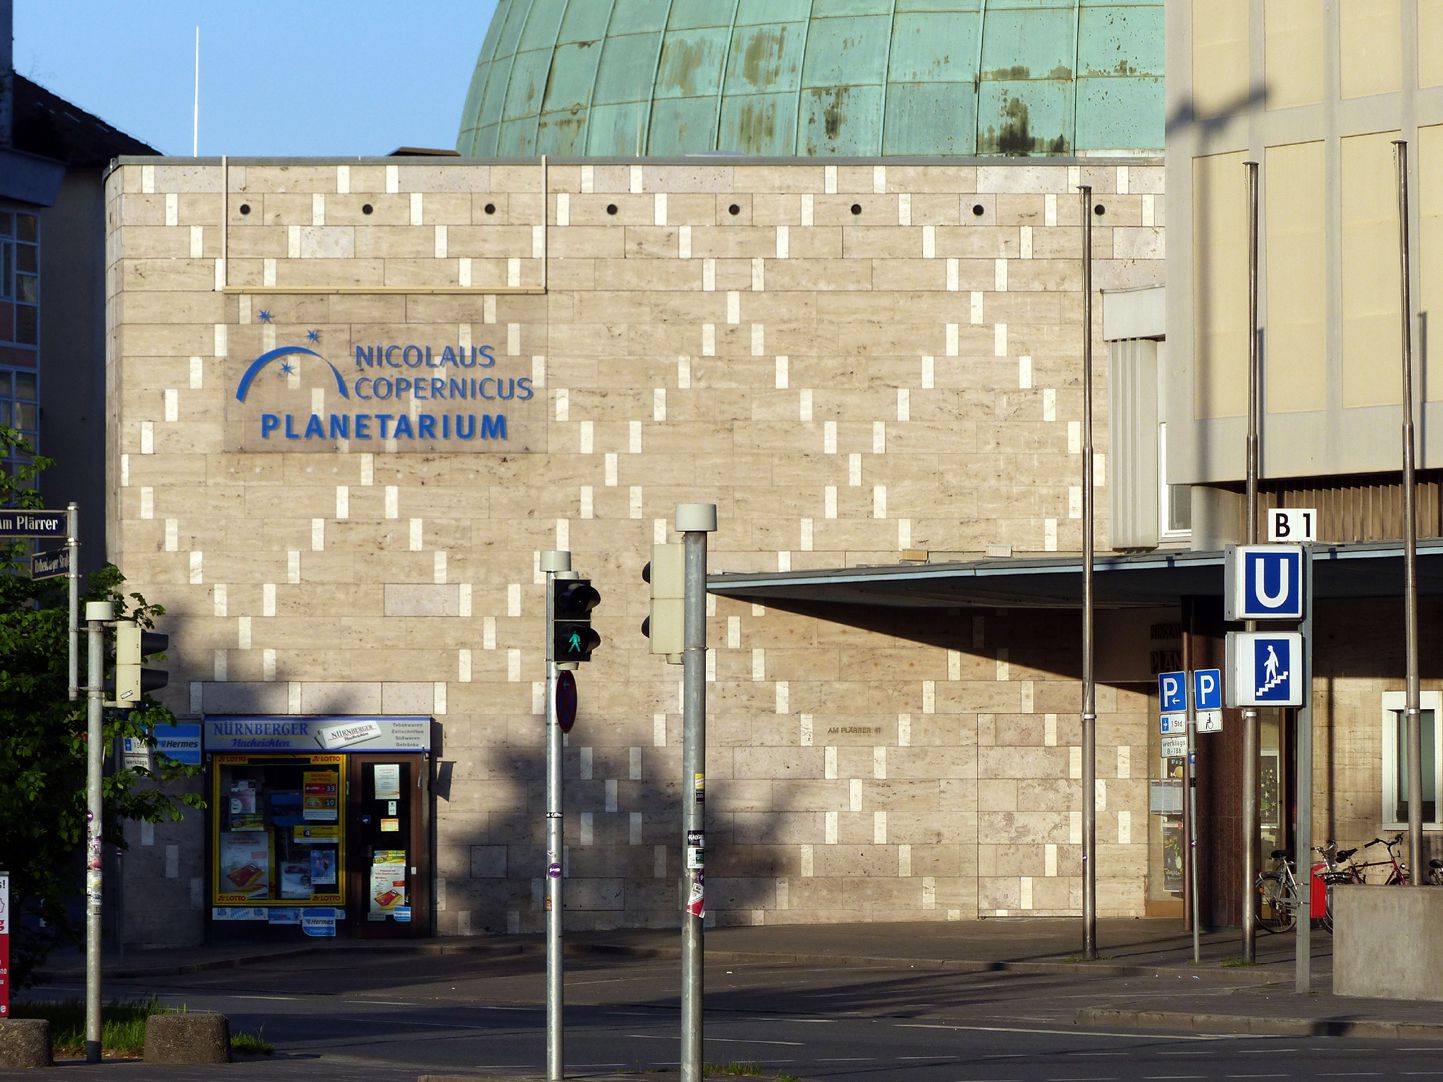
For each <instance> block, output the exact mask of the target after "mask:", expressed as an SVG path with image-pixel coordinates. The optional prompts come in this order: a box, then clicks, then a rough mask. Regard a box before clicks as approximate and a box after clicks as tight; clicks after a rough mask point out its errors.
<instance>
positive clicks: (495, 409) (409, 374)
mask: <svg viewBox="0 0 1443 1082" xmlns="http://www.w3.org/2000/svg"><path fill="white" fill-rule="evenodd" d="M307 358H315V360H314V361H308V360H307ZM303 363H304V364H306V365H308V366H309V367H312V368H315V367H317V366H318V365H324V366H325V367H326V368H327V369H329V371H330V375H331V377H333V378H334V381H335V391H336V395H337V396H338V398H339V401H337V402H336V403H335V404H334V405H331V406H328V407H326V408H323V409H317V408H314V407H313V408H311V409H308V410H299V411H295V412H291V411H286V410H273V409H267V410H262V411H261V412H260V413H259V414H258V416H257V418H256V422H255V423H256V425H257V430H258V433H259V435H260V438H261V439H262V440H266V441H279V440H298V441H306V440H323V441H335V440H397V441H433V440H443V441H450V440H486V441H493V440H494V441H504V440H507V439H509V438H510V431H509V427H508V423H507V414H506V413H505V412H504V410H505V406H504V403H511V402H528V401H530V400H531V399H532V398H533V397H534V396H535V393H536V391H535V387H534V385H533V383H532V380H531V377H529V376H503V375H498V374H496V373H494V372H493V371H491V370H492V369H494V368H495V366H496V353H495V350H494V349H493V348H492V347H491V346H489V345H482V346H450V345H447V346H443V347H441V348H440V349H435V348H433V347H432V346H429V345H419V344H415V343H410V344H404V343H390V344H376V345H366V346H356V347H355V370H356V374H353V375H352V378H351V379H350V380H349V381H347V379H346V377H345V375H344V374H342V372H341V370H340V369H339V368H337V367H336V366H335V365H334V364H332V363H331V362H330V361H329V360H327V359H326V358H325V357H324V356H322V355H321V354H320V353H318V352H316V351H315V350H313V349H310V348H308V347H306V346H280V347H277V348H276V349H272V350H269V351H267V352H265V353H262V354H261V355H260V356H259V357H257V358H256V359H255V360H254V361H252V362H251V363H250V365H249V366H248V367H247V368H246V371H245V374H244V375H243V376H241V379H240V382H239V383H238V384H237V385H236V400H237V401H240V402H244V401H245V400H246V396H247V395H248V394H250V392H251V390H252V387H253V386H254V385H255V383H256V380H257V379H258V378H259V377H260V376H261V374H262V373H263V372H265V371H266V370H267V369H268V368H270V367H271V366H272V365H274V366H275V370H276V372H277V373H278V374H279V375H280V376H281V377H282V378H283V379H287V380H289V377H291V376H293V375H296V374H297V372H298V366H299V365H301V364H303ZM322 385H323V386H326V387H329V385H330V380H328V379H326V378H325V377H324V375H323V376H322ZM383 404H384V405H383ZM423 404H424V405H423Z"/></svg>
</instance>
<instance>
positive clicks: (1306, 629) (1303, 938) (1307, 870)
mask: <svg viewBox="0 0 1443 1082" xmlns="http://www.w3.org/2000/svg"><path fill="white" fill-rule="evenodd" d="M1302 588H1303V621H1302V623H1301V624H1300V625H1299V626H1298V630H1299V631H1301V632H1302V633H1303V677H1302V680H1303V705H1302V706H1300V707H1299V708H1298V714H1297V718H1298V733H1297V739H1296V740H1295V741H1294V744H1293V746H1294V748H1296V749H1297V756H1298V761H1297V763H1296V765H1295V767H1294V769H1293V773H1294V775H1295V776H1296V777H1297V779H1298V782H1297V784H1298V825H1297V830H1296V831H1295V834H1294V838H1293V845H1294V848H1295V850H1296V851H1295V853H1294V855H1293V862H1294V863H1295V864H1296V865H1297V868H1298V893H1299V894H1300V897H1299V898H1298V941H1297V946H1296V947H1295V948H1294V953H1295V974H1294V976H1295V978H1296V982H1297V983H1296V988H1297V991H1299V992H1303V993H1307V992H1311V991H1312V990H1313V943H1312V934H1313V917H1312V914H1313V546H1312V545H1304V546H1303V582H1302Z"/></svg>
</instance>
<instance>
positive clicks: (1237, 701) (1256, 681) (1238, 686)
mask: <svg viewBox="0 0 1443 1082" xmlns="http://www.w3.org/2000/svg"><path fill="white" fill-rule="evenodd" d="M1227 668H1228V683H1227V700H1228V705H1229V706H1302V705H1303V690H1304V689H1303V636H1302V635H1301V634H1299V633H1298V632H1296V631H1285V632H1277V631H1229V632H1228V635H1227Z"/></svg>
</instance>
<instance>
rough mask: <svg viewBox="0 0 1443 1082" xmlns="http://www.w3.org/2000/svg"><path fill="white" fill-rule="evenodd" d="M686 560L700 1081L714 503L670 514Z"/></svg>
mask: <svg viewBox="0 0 1443 1082" xmlns="http://www.w3.org/2000/svg"><path fill="white" fill-rule="evenodd" d="M676 528H677V530H678V531H679V532H681V534H682V535H683V545H684V547H685V559H686V607H685V611H686V617H685V620H686V639H685V650H684V654H685V656H684V658H683V660H682V829H683V833H684V838H683V843H682V844H683V854H684V857H685V859H684V867H683V872H682V877H683V886H684V887H685V891H686V907H685V911H684V912H683V914H682V925H681V970H682V983H681V1082H702V969H703V950H702V928H703V922H704V920H705V917H706V894H705V873H704V871H703V868H702V864H703V861H704V857H705V853H706V835H705V830H706V817H705V813H706V535H707V534H709V533H715V532H716V504H713V503H684V504H679V505H678V506H677V509H676Z"/></svg>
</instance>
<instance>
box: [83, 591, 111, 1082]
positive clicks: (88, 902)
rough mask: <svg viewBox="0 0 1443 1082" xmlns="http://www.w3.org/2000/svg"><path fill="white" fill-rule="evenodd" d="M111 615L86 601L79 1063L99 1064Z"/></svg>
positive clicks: (101, 604) (104, 606)
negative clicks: (82, 993)
mask: <svg viewBox="0 0 1443 1082" xmlns="http://www.w3.org/2000/svg"><path fill="white" fill-rule="evenodd" d="M114 619H115V606H114V605H113V604H111V603H110V602H109V601H88V602H86V604H85V622H86V631H87V636H86V643H85V645H86V663H87V664H86V674H87V675H86V681H85V707H86V710H85V1062H87V1063H99V1062H100V931H101V926H100V917H101V903H102V902H103V901H104V894H103V886H104V872H103V868H102V864H101V858H102V855H103V854H102V851H101V846H102V844H103V842H102V838H101V812H102V811H103V808H102V805H101V793H100V783H101V777H100V772H101V766H102V763H103V757H104V754H105V748H104V737H103V729H104V708H105V625H106V624H107V623H109V622H110V621H111V620H114Z"/></svg>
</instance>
